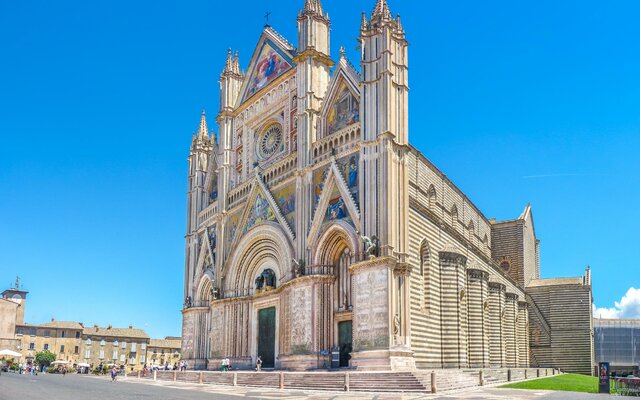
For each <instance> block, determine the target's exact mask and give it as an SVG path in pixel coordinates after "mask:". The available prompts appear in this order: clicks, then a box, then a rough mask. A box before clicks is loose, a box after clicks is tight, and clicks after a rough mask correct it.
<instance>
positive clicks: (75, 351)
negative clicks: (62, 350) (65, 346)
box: [73, 346, 80, 354]
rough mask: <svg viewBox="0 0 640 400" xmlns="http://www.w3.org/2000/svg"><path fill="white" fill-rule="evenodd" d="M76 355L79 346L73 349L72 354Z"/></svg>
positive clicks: (78, 351)
mask: <svg viewBox="0 0 640 400" xmlns="http://www.w3.org/2000/svg"><path fill="white" fill-rule="evenodd" d="M78 353H80V346H76V347H74V349H73V354H78Z"/></svg>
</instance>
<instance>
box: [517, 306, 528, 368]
mask: <svg viewBox="0 0 640 400" xmlns="http://www.w3.org/2000/svg"><path fill="white" fill-rule="evenodd" d="M528 306H529V305H528V303H527V302H526V301H519V302H518V322H517V327H516V329H517V331H516V337H517V345H518V367H520V368H528V367H529V335H528V332H529V310H528Z"/></svg>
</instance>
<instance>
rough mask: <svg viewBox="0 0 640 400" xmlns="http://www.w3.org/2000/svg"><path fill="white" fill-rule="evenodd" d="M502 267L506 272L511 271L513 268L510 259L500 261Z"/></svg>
mask: <svg viewBox="0 0 640 400" xmlns="http://www.w3.org/2000/svg"><path fill="white" fill-rule="evenodd" d="M500 269H501V270H503V271H504V272H509V270H511V263H510V262H509V260H502V261H501V262H500Z"/></svg>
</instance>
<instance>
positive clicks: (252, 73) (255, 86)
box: [239, 27, 295, 104]
mask: <svg viewBox="0 0 640 400" xmlns="http://www.w3.org/2000/svg"><path fill="white" fill-rule="evenodd" d="M294 55H295V49H294V48H293V46H291V45H290V44H289V43H288V42H287V41H286V40H285V39H284V38H282V37H281V36H280V35H279V34H277V33H276V32H275V31H274V30H273V29H272V28H270V27H267V28H266V29H265V30H264V32H263V33H262V36H261V37H260V40H259V41H258V45H257V46H256V49H255V51H254V53H253V57H252V58H251V63H250V64H249V69H248V71H249V73H248V74H247V75H246V77H245V80H244V83H243V85H242V90H241V92H240V93H241V94H242V96H241V98H240V103H239V104H242V103H244V102H245V101H246V100H247V99H249V98H250V97H252V96H253V95H254V94H256V93H257V92H259V91H260V90H262V89H263V88H265V87H266V86H268V85H269V84H270V83H271V82H273V81H274V80H275V79H276V78H277V77H279V76H280V75H282V74H283V73H285V72H286V71H288V70H290V69H291V68H292V67H293V65H294V62H293V57H294Z"/></svg>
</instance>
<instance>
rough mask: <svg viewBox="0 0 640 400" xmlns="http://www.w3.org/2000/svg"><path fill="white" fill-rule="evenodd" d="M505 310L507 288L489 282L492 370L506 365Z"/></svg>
mask: <svg viewBox="0 0 640 400" xmlns="http://www.w3.org/2000/svg"><path fill="white" fill-rule="evenodd" d="M504 308H505V286H504V285H503V284H501V283H497V282H489V312H488V314H489V364H490V366H491V367H492V368H494V367H502V366H503V365H506V362H507V361H506V360H507V356H506V352H505V350H506V346H505V343H504V326H503V324H502V318H503V314H504Z"/></svg>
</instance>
